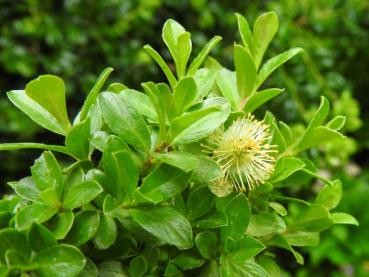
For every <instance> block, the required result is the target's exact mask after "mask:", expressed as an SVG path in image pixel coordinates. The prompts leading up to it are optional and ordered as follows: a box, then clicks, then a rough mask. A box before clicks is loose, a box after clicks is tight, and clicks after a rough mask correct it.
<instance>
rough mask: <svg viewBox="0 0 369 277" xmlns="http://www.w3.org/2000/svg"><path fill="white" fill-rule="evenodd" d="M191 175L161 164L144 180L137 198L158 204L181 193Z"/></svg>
mask: <svg viewBox="0 0 369 277" xmlns="http://www.w3.org/2000/svg"><path fill="white" fill-rule="evenodd" d="M190 176H191V173H189V172H184V171H182V170H180V169H178V168H176V167H173V166H170V165H167V164H161V165H160V166H159V167H158V168H156V169H155V170H153V171H152V172H151V173H150V174H149V175H148V176H146V177H145V178H144V179H143V182H142V185H141V187H140V188H139V190H138V192H139V195H138V196H136V198H138V199H140V198H141V197H144V198H145V199H147V200H149V201H150V202H152V203H154V204H157V203H160V202H162V201H164V200H166V199H169V198H171V197H173V196H174V195H176V194H177V193H180V192H181V191H182V190H183V189H184V188H185V187H186V186H187V185H188V180H189V178H190Z"/></svg>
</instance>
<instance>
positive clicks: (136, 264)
mask: <svg viewBox="0 0 369 277" xmlns="http://www.w3.org/2000/svg"><path fill="white" fill-rule="evenodd" d="M146 271H147V263H146V261H145V258H144V257H142V256H137V257H135V258H133V259H132V260H131V262H130V263H129V267H128V273H129V275H130V276H135V277H136V276H137V277H142V276H144V275H145V273H146Z"/></svg>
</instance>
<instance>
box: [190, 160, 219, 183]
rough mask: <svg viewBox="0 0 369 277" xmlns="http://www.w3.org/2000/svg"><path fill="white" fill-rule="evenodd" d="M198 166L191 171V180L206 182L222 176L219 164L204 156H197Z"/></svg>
mask: <svg viewBox="0 0 369 277" xmlns="http://www.w3.org/2000/svg"><path fill="white" fill-rule="evenodd" d="M197 159H198V161H199V162H198V167H197V168H195V170H194V171H193V173H192V176H191V181H192V182H194V183H197V184H203V183H208V182H210V181H214V180H216V179H218V178H220V177H221V176H222V174H223V173H222V170H221V168H220V167H219V165H218V164H217V163H216V162H214V161H212V160H210V159H207V158H205V157H202V156H198V157H197Z"/></svg>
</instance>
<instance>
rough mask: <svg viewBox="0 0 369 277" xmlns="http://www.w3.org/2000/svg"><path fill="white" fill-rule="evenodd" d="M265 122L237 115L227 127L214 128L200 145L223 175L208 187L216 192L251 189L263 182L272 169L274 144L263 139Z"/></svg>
mask: <svg viewBox="0 0 369 277" xmlns="http://www.w3.org/2000/svg"><path fill="white" fill-rule="evenodd" d="M270 138H271V136H270V133H269V126H268V125H266V124H264V123H263V122H262V121H258V120H256V119H255V118H254V116H252V115H250V114H249V115H248V116H247V117H242V118H239V119H237V120H236V121H235V122H234V123H233V124H232V125H231V126H230V127H229V128H228V129H227V130H225V131H224V130H217V131H216V132H215V134H213V135H212V136H211V137H210V139H209V145H206V146H204V147H205V149H206V150H204V151H205V152H207V153H208V154H210V156H211V159H213V160H214V161H215V162H216V163H217V164H218V165H219V166H220V168H221V169H222V172H223V176H222V177H221V178H220V179H218V180H216V181H215V182H213V183H212V184H211V185H210V186H209V187H210V189H211V190H212V192H213V193H214V194H216V195H217V196H220V197H222V196H226V195H228V194H229V193H231V192H232V191H233V189H236V190H237V191H246V190H249V191H250V190H252V189H253V188H254V187H256V186H258V185H260V184H263V183H264V182H265V181H266V180H267V179H268V178H269V177H270V175H271V174H272V172H273V171H274V166H275V159H274V157H273V156H271V154H272V153H275V152H276V150H275V146H274V145H270V144H268V143H267V141H268V140H270Z"/></svg>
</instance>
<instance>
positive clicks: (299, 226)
mask: <svg viewBox="0 0 369 277" xmlns="http://www.w3.org/2000/svg"><path fill="white" fill-rule="evenodd" d="M331 225H332V219H331V216H330V214H329V212H328V210H327V209H326V208H325V207H324V206H322V205H319V204H313V205H311V206H309V207H308V208H306V209H304V210H302V211H301V212H300V213H299V214H298V215H297V217H296V218H295V221H294V224H293V226H291V228H292V229H293V230H302V231H310V232H321V231H323V230H325V229H328V228H329V227H330V226H331Z"/></svg>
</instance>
